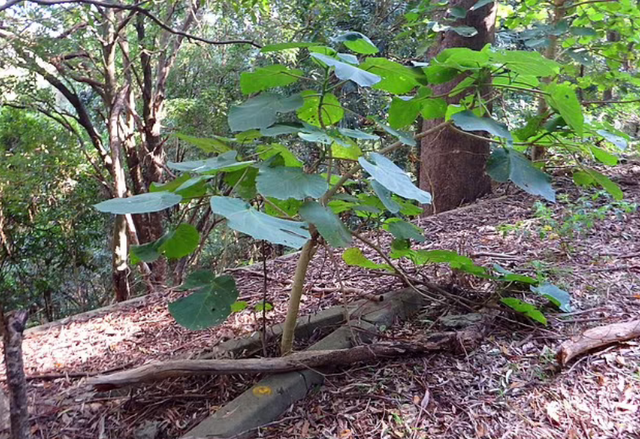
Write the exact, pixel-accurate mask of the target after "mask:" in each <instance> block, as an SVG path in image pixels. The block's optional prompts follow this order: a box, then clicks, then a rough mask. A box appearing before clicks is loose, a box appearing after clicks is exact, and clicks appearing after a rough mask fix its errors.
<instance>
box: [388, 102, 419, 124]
mask: <svg viewBox="0 0 640 439" xmlns="http://www.w3.org/2000/svg"><path fill="white" fill-rule="evenodd" d="M421 109H422V102H421V101H420V100H419V99H415V98H414V99H404V98H393V100H392V101H391V105H390V106H389V118H388V119H387V122H388V123H389V126H391V128H395V129H400V128H404V127H406V126H408V125H411V124H412V123H414V122H415V120H416V118H417V117H418V114H420V110H421Z"/></svg>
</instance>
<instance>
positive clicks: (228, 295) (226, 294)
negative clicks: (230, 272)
mask: <svg viewBox="0 0 640 439" xmlns="http://www.w3.org/2000/svg"><path fill="white" fill-rule="evenodd" d="M182 287H183V289H195V290H196V291H195V292H193V293H192V294H191V295H189V296H187V297H183V298H181V299H178V300H176V301H175V302H171V303H170V304H169V312H170V313H171V315H172V316H173V318H174V319H175V320H176V322H178V323H179V324H180V325H182V326H184V327H185V328H187V329H191V330H193V331H196V330H201V329H207V328H210V327H212V326H215V325H218V324H220V323H222V322H224V321H225V320H226V318H227V317H228V316H229V314H231V305H232V304H233V303H234V302H235V301H236V299H237V298H238V290H237V288H236V283H235V281H234V280H233V278H232V277H231V276H220V277H216V276H215V275H214V274H213V273H211V272H208V271H205V270H202V271H199V272H195V273H192V274H190V275H189V276H188V277H187V280H186V281H185V283H184V285H183V286H182Z"/></svg>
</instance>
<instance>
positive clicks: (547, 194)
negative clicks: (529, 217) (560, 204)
mask: <svg viewBox="0 0 640 439" xmlns="http://www.w3.org/2000/svg"><path fill="white" fill-rule="evenodd" d="M487 174H489V175H490V176H491V178H493V179H494V180H496V181H499V182H503V183H504V182H505V181H507V180H511V181H512V182H513V183H514V184H515V185H516V186H518V187H519V188H521V189H523V190H524V191H525V192H528V193H530V194H532V195H540V196H541V197H543V198H545V199H547V200H549V201H553V202H555V200H556V193H555V191H554V190H553V188H552V187H551V177H550V176H549V175H547V174H545V173H544V172H542V171H541V170H539V169H538V168H536V167H535V166H533V163H531V161H529V159H528V158H527V157H525V156H524V154H522V153H521V152H518V151H516V150H515V149H513V148H498V149H496V150H495V151H493V153H491V157H489V160H487Z"/></svg>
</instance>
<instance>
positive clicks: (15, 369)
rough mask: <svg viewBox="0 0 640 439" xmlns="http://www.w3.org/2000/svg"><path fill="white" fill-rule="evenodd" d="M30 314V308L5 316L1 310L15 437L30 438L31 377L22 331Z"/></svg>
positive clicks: (12, 436)
mask: <svg viewBox="0 0 640 439" xmlns="http://www.w3.org/2000/svg"><path fill="white" fill-rule="evenodd" d="M28 317H29V314H28V313H27V311H13V312H10V313H7V314H6V315H5V314H4V312H3V311H2V310H1V309H0V320H1V321H2V334H3V339H4V364H5V368H6V373H7V387H8V388H9V401H10V402H9V404H10V405H9V406H10V409H11V415H10V419H11V439H28V438H30V437H31V434H30V430H29V399H28V397H27V379H26V377H25V374H24V363H23V360H22V333H23V331H24V329H25V326H26V324H27V319H28Z"/></svg>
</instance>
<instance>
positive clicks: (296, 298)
mask: <svg viewBox="0 0 640 439" xmlns="http://www.w3.org/2000/svg"><path fill="white" fill-rule="evenodd" d="M311 229H312V230H311V239H310V240H308V241H307V242H306V243H305V245H304V247H302V251H301V252H300V256H299V257H298V263H297V265H296V271H295V274H294V276H293V284H292V286H291V297H289V308H288V309H287V317H286V319H285V321H284V327H283V329H282V341H281V342H280V354H281V355H287V354H290V353H291V351H292V350H293V338H294V335H295V329H296V323H297V321H298V310H299V309H300V299H301V298H302V291H303V289H304V279H305V277H306V276H307V269H308V268H309V263H310V262H311V258H312V257H313V253H314V251H315V249H316V245H317V243H318V232H317V231H316V230H315V229H313V227H311Z"/></svg>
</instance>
